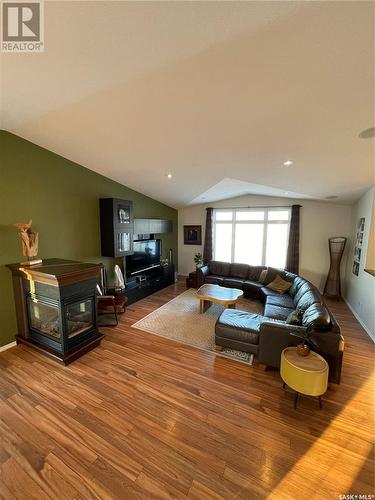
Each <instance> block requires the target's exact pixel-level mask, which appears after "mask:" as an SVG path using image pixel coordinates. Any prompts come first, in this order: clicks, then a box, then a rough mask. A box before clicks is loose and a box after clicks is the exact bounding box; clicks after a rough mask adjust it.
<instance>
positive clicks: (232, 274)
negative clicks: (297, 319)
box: [198, 261, 344, 384]
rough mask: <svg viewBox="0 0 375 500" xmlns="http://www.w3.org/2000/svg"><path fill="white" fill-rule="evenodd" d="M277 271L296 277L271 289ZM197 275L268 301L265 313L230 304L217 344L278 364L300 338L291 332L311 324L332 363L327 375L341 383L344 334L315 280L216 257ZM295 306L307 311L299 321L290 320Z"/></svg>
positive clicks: (320, 347)
mask: <svg viewBox="0 0 375 500" xmlns="http://www.w3.org/2000/svg"><path fill="white" fill-rule="evenodd" d="M265 269H267V275H266V277H265V279H264V280H263V282H262V283H261V282H260V281H259V280H260V275H261V272H262V271H263V270H265ZM277 275H280V276H281V277H282V278H283V279H285V280H286V281H290V282H292V286H291V288H290V289H289V291H288V292H287V293H285V294H279V293H277V292H274V291H272V290H270V289H269V288H267V285H268V284H269V283H271V281H273V280H274V278H275V277H276V276H277ZM198 279H199V284H203V283H214V284H217V285H220V286H225V287H230V288H239V289H241V290H243V291H244V295H245V296H246V297H249V298H257V299H260V300H261V301H262V302H263V303H264V311H263V315H258V314H254V313H249V312H246V311H240V310H238V309H226V310H225V311H224V312H223V313H222V314H221V315H220V317H219V318H218V320H217V323H216V327H215V341H216V344H217V345H219V346H223V347H231V348H233V349H238V350H240V351H244V352H252V353H254V354H255V355H256V356H257V358H258V360H259V361H260V362H262V363H264V364H266V365H268V366H272V367H279V366H280V356H281V352H282V350H283V349H284V348H285V347H288V346H293V345H297V344H298V343H299V342H300V340H299V339H298V338H297V337H294V336H292V335H291V333H292V332H295V333H303V332H304V331H305V330H306V328H307V327H309V326H310V327H311V326H312V327H313V333H312V336H311V338H312V339H313V340H314V341H315V342H316V344H317V346H318V349H317V352H319V353H320V354H321V355H322V356H323V357H324V358H325V359H326V360H327V362H328V364H329V380H330V381H331V382H334V383H337V384H338V383H340V378H341V366H342V357H343V350H344V339H343V338H342V336H341V332H340V327H339V325H338V324H337V322H336V320H335V318H334V317H333V315H332V314H331V312H330V311H329V309H328V307H327V305H326V304H325V302H324V299H323V297H322V295H321V294H320V293H319V291H318V289H317V288H316V287H315V286H314V285H313V284H312V283H310V282H309V281H307V280H305V279H304V278H302V277H301V276H298V275H296V274H292V273H289V272H287V271H284V270H281V269H275V268H266V267H265V266H248V265H247V264H230V263H227V262H218V261H211V262H210V263H209V265H208V266H204V267H202V268H200V269H199V271H198ZM297 308H298V309H299V310H301V311H302V312H303V315H302V321H301V325H291V324H287V323H286V319H287V317H288V315H289V314H290V313H291V312H292V311H294V310H296V309H297Z"/></svg>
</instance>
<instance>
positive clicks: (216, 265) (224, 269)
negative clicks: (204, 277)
mask: <svg viewBox="0 0 375 500" xmlns="http://www.w3.org/2000/svg"><path fill="white" fill-rule="evenodd" d="M230 266H231V265H230V263H229V262H221V261H219V260H210V262H209V264H208V267H209V270H210V274H215V275H217V276H230V274H229V273H230Z"/></svg>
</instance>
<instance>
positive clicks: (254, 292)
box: [243, 280, 263, 297]
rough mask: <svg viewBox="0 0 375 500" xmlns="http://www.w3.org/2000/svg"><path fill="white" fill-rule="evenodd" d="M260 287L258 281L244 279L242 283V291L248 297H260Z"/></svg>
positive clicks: (260, 284)
mask: <svg viewBox="0 0 375 500" xmlns="http://www.w3.org/2000/svg"><path fill="white" fill-rule="evenodd" d="M262 287H263V285H262V283H258V281H251V280H245V281H244V283H243V291H244V293H245V295H246V296H248V297H260V296H261V293H260V291H261V289H262Z"/></svg>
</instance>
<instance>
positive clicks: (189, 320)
mask: <svg viewBox="0 0 375 500" xmlns="http://www.w3.org/2000/svg"><path fill="white" fill-rule="evenodd" d="M237 309H240V310H242V311H249V312H254V313H258V314H262V306H261V304H260V303H259V302H257V301H252V300H250V299H245V298H243V297H241V298H240V299H239V300H238V302H237ZM223 310H224V307H223V306H221V305H220V304H212V306H211V307H210V308H209V309H208V310H207V311H206V312H205V313H204V314H200V312H199V299H198V297H197V291H196V290H194V289H192V288H191V289H189V290H186V291H185V292H183V293H182V294H181V295H178V296H177V297H175V298H174V299H172V300H171V301H169V302H167V303H166V304H164V305H163V306H161V307H159V309H156V311H153V312H152V313H150V314H148V315H147V316H145V317H144V318H142V319H141V320H139V321H137V322H136V323H134V324H133V325H132V327H133V328H138V329H139V330H144V331H146V332H149V333H153V334H154V335H159V336H161V337H165V338H167V339H171V340H175V341H177V342H182V343H184V344H189V345H191V346H194V347H198V348H199V349H204V350H206V351H211V352H212V351H213V352H215V323H216V320H217V318H218V317H219V316H220V314H221V313H222V311H223ZM216 354H220V355H224V356H226V357H230V358H231V359H235V360H236V361H241V362H245V363H248V364H251V363H252V360H253V355H252V354H248V353H243V352H241V351H235V350H234V349H225V350H224V349H223V351H222V352H221V353H216Z"/></svg>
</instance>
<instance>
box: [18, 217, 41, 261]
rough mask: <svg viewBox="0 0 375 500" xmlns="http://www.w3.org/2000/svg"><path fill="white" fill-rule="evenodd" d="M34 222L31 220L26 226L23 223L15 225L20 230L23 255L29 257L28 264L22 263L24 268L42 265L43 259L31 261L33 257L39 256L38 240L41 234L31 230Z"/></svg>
mask: <svg viewBox="0 0 375 500" xmlns="http://www.w3.org/2000/svg"><path fill="white" fill-rule="evenodd" d="M32 223H33V221H32V220H30V221H29V222H28V223H26V224H24V223H22V222H20V223H17V224H14V225H15V227H16V228H17V229H19V235H20V238H21V242H22V255H24V256H25V257H27V261H26V262H21V265H23V266H33V265H35V264H41V263H42V260H41V259H31V257H36V256H37V255H38V240H39V234H38V233H36V232H34V231H33V230H32V229H31V225H32Z"/></svg>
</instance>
